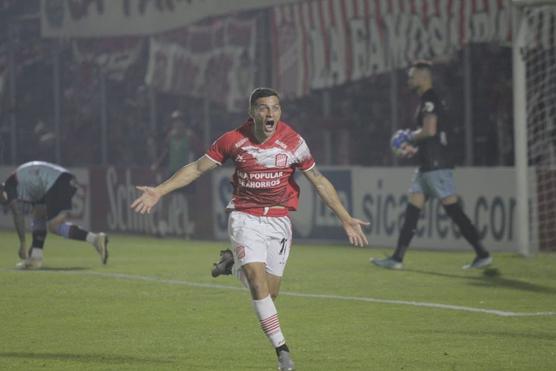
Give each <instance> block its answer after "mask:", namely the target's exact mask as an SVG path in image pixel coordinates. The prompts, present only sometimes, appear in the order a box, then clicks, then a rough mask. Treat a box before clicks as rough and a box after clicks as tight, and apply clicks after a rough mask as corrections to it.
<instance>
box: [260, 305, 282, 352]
mask: <svg viewBox="0 0 556 371" xmlns="http://www.w3.org/2000/svg"><path fill="white" fill-rule="evenodd" d="M253 308H254V309H255V312H256V313H257V317H259V321H260V323H261V328H262V329H263V331H264V333H265V334H266V336H267V337H268V340H270V342H271V343H272V345H273V346H274V348H278V347H279V346H280V345H284V343H285V342H286V339H284V335H283V334H282V329H281V328H280V321H279V320H278V312H277V311H276V307H275V306H274V302H273V301H272V298H271V297H270V295H268V296H267V297H266V298H264V299H261V300H253Z"/></svg>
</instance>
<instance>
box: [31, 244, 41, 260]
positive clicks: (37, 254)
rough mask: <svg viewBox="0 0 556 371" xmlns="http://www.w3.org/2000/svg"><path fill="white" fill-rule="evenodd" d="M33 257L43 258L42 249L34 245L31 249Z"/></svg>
mask: <svg viewBox="0 0 556 371" xmlns="http://www.w3.org/2000/svg"><path fill="white" fill-rule="evenodd" d="M31 258H33V259H42V249H39V248H36V247H33V248H32V249H31Z"/></svg>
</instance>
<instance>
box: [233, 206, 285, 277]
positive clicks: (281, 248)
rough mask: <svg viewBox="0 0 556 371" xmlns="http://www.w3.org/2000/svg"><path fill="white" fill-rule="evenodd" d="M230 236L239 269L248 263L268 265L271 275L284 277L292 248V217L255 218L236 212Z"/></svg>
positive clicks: (267, 268) (267, 269)
mask: <svg viewBox="0 0 556 371" xmlns="http://www.w3.org/2000/svg"><path fill="white" fill-rule="evenodd" d="M228 235H229V236H230V242H231V243H232V251H233V253H234V261H235V263H236V264H235V265H234V268H235V269H237V268H239V267H241V266H243V265H244V264H247V263H255V262H259V263H265V264H266V271H267V273H270V274H272V275H274V276H278V277H282V275H283V274H284V268H285V267H286V262H287V261H288V256H289V255H290V248H291V244H292V223H291V220H290V218H289V217H288V216H280V217H270V216H254V215H250V214H247V213H243V212H241V211H232V212H231V213H230V216H229V217H228Z"/></svg>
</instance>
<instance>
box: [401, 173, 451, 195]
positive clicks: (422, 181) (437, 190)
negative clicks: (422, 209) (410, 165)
mask: <svg viewBox="0 0 556 371" xmlns="http://www.w3.org/2000/svg"><path fill="white" fill-rule="evenodd" d="M409 193H422V194H424V195H425V196H426V197H427V198H438V199H440V200H442V199H445V198H446V197H449V196H453V195H455V194H456V186H455V183H454V172H453V170H452V169H439V170H432V171H426V172H420V171H419V170H416V171H415V174H414V175H413V179H412V180H411V186H410V187H409Z"/></svg>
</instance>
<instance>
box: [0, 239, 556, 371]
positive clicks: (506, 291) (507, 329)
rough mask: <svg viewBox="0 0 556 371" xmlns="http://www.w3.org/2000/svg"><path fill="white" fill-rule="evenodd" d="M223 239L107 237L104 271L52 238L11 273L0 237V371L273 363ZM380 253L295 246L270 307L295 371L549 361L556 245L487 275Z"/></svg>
mask: <svg viewBox="0 0 556 371" xmlns="http://www.w3.org/2000/svg"><path fill="white" fill-rule="evenodd" d="M226 246H227V243H225V242H222V243H216V242H200V241H185V240H173V239H156V238H150V237H140V236H124V235H114V236H111V244H110V260H109V262H108V265H107V266H101V264H100V261H99V258H98V255H97V254H96V252H95V251H94V249H93V248H92V247H91V246H89V245H87V244H85V243H79V242H75V241H68V240H63V239H61V238H58V237H56V236H52V235H49V236H48V238H47V242H46V246H45V263H44V267H43V269H41V270H38V271H17V270H15V264H16V262H17V247H18V244H17V238H16V236H15V233H13V232H7V231H5V232H0V288H1V295H0V323H1V326H0V370H238V371H239V370H242V371H244V370H275V369H276V357H275V354H274V351H273V350H272V348H271V346H270V343H269V342H268V340H267V339H266V337H265V336H264V335H263V333H262V331H261V330H260V327H259V324H258V321H257V320H256V317H255V314H254V313H253V312H252V309H251V304H250V302H249V296H248V293H247V291H245V290H243V289H241V288H240V287H241V286H240V284H239V282H237V281H236V280H235V279H233V278H231V277H229V276H227V277H219V278H217V279H214V278H212V277H211V276H210V268H211V265H212V262H214V261H215V260H216V259H217V256H218V251H219V250H220V249H222V248H224V247H226ZM386 253H387V251H386V250H381V249H374V248H364V249H361V248H354V247H349V246H347V245H346V246H315V245H301V244H298V245H296V244H294V247H293V250H292V253H291V255H290V260H289V263H288V267H287V269H286V273H285V277H284V280H283V283H282V292H283V294H282V295H281V296H280V297H279V298H278V301H277V307H278V311H279V315H280V321H281V325H282V329H283V331H284V333H285V336H286V339H287V341H288V344H289V346H290V349H291V351H292V356H293V358H294V361H295V362H296V365H297V369H298V370H338V371H343V370H554V369H556V315H555V314H554V312H556V254H546V253H544V254H540V255H538V256H537V257H534V258H527V259H525V258H521V257H519V256H517V255H515V254H508V253H499V254H494V258H495V263H494V268H493V269H489V270H486V271H463V270H461V266H462V265H463V264H464V263H465V262H467V261H468V260H469V259H470V258H472V253H471V251H466V252H439V251H417V250H410V251H409V253H408V255H407V258H406V263H405V270H403V271H386V270H382V269H379V268H376V267H374V266H371V265H370V264H369V263H368V259H369V257H371V256H384V255H385V254H386ZM441 305H448V306H449V307H442V306H441ZM494 310H497V311H498V312H494ZM546 312H552V314H551V313H546ZM539 313H540V314H539ZM543 313H544V314H543Z"/></svg>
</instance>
